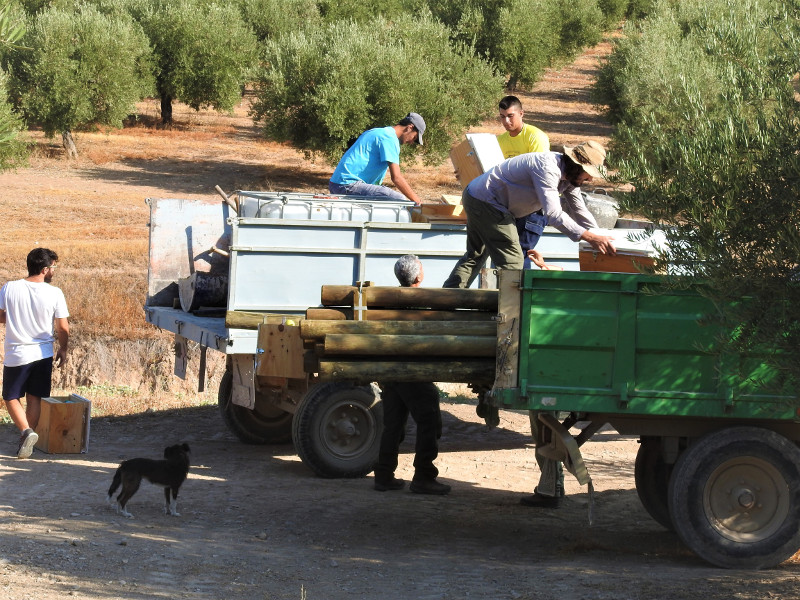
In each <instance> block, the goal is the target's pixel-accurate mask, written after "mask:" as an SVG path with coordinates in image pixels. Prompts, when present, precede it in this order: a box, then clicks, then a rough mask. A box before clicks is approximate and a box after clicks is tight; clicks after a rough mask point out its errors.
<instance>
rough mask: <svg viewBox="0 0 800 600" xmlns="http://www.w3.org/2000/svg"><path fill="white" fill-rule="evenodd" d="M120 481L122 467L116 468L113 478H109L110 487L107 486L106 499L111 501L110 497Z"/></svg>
mask: <svg viewBox="0 0 800 600" xmlns="http://www.w3.org/2000/svg"><path fill="white" fill-rule="evenodd" d="M121 483H122V467H119V468H118V469H117V472H116V473H114V479H112V480H111V487H110V488H108V501H109V502H111V497H112V496H113V495H114V492H116V491H117V488H118V487H119V486H120V484H121Z"/></svg>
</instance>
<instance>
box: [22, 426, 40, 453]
mask: <svg viewBox="0 0 800 600" xmlns="http://www.w3.org/2000/svg"><path fill="white" fill-rule="evenodd" d="M38 441H39V435H38V434H37V433H36V432H35V431H34V430H33V429H31V428H30V427H29V428H28V429H26V430H25V431H23V432H22V435H21V436H20V438H19V450H17V458H28V457H29V456H30V455H31V454H33V447H34V446H35V445H36V442H38Z"/></svg>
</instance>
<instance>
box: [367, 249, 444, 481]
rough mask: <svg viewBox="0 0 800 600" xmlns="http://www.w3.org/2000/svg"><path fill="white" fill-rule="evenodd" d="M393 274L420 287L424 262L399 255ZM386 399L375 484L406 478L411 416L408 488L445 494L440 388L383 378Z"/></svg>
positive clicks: (406, 283) (383, 395)
mask: <svg viewBox="0 0 800 600" xmlns="http://www.w3.org/2000/svg"><path fill="white" fill-rule="evenodd" d="M394 273H395V275H396V276H397V279H398V281H399V282H400V285H401V286H402V287H419V285H420V284H421V283H422V278H423V277H424V271H423V268H422V263H421V262H420V260H419V258H417V257H416V256H414V255H413V254H406V255H405V256H402V257H400V259H398V261H397V262H396V263H395V265H394ZM380 388H381V398H382V400H383V434H382V435H381V445H380V450H379V452H378V464H377V465H376V466H375V483H374V487H375V489H376V490H377V491H379V492H387V491H392V490H401V489H403V487H404V486H405V481H403V480H402V479H398V478H397V477H395V476H394V472H395V469H397V456H398V454H399V451H400V442H402V440H403V436H404V433H405V427H406V421H407V420H408V415H409V414H410V415H411V418H412V419H414V422H415V423H416V424H417V443H416V446H415V448H414V451H415V453H414V478H413V479H412V480H411V485H410V486H409V489H410V490H411V491H412V492H414V493H416V494H433V495H437V496H443V495H445V494H447V493H449V492H450V486H449V485H447V484H446V483H440V482H438V481H436V477H437V476H438V475H439V470H438V469H437V468H436V466H435V465H434V464H433V461H434V460H436V457H437V456H438V455H439V442H438V438H439V435H440V432H441V413H440V408H439V389H438V388H437V387H436V386H435V385H434V384H433V383H429V382H416V381H413V382H400V381H384V382H381V383H380Z"/></svg>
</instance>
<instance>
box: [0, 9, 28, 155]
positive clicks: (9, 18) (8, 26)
mask: <svg viewBox="0 0 800 600" xmlns="http://www.w3.org/2000/svg"><path fill="white" fill-rule="evenodd" d="M15 8H16V7H15V6H14V5H13V4H12V3H11V1H10V0H9V1H6V2H3V3H2V4H0V51H1V52H2V54H3V58H4V59H7V58H8V56H9V55H10V54H12V53H14V52H17V51H18V50H19V48H18V46H17V43H18V42H19V41H20V40H21V39H22V37H23V36H24V35H25V24H24V15H23V14H22V13H21V11H18V10H15ZM4 62H6V61H5V60H4ZM7 92H8V75H7V74H6V72H5V70H2V69H0V93H2V94H3V100H2V101H1V102H0V170H5V169H9V168H11V167H14V166H16V165H18V164H20V163H21V162H23V161H24V159H25V157H26V156H27V146H26V144H25V142H24V141H23V140H22V139H21V132H22V130H23V128H24V124H23V122H22V119H21V118H20V117H19V115H17V114H16V113H15V112H14V110H13V108H12V106H11V104H10V103H9V102H8V101H6V99H5V96H6V95H7Z"/></svg>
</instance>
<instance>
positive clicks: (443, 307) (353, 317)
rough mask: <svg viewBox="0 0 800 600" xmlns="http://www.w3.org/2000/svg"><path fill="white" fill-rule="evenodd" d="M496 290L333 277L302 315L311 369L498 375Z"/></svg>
mask: <svg viewBox="0 0 800 600" xmlns="http://www.w3.org/2000/svg"><path fill="white" fill-rule="evenodd" d="M497 299H498V296H497V290H459V289H431V288H401V287H379V286H364V287H357V286H342V285H328V286H323V288H322V305H323V306H324V307H325V308H310V309H308V311H306V319H305V320H304V321H302V322H301V323H300V336H301V337H302V338H303V340H304V345H305V348H306V357H305V358H306V360H305V363H306V367H305V368H306V371H308V372H314V373H319V375H320V377H321V378H322V379H349V380H355V381H447V382H463V383H483V384H491V382H492V381H494V370H495V349H496V346H497V325H496V322H495V321H494V319H493V317H495V315H496V314H497Z"/></svg>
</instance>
